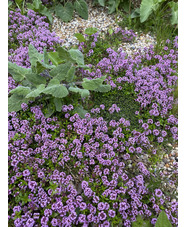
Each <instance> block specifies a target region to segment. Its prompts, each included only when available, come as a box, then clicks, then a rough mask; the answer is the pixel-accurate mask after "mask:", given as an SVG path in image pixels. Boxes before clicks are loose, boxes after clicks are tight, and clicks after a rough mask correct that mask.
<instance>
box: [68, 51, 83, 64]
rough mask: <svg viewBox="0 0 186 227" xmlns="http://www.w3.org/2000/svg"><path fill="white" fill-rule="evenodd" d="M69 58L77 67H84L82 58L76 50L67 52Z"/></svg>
mask: <svg viewBox="0 0 186 227" xmlns="http://www.w3.org/2000/svg"><path fill="white" fill-rule="evenodd" d="M69 53H70V56H71V58H72V59H73V60H74V61H76V62H77V64H78V65H84V56H83V54H82V53H81V51H80V50H78V49H70V50H69Z"/></svg>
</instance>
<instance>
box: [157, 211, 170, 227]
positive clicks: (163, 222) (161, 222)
mask: <svg viewBox="0 0 186 227" xmlns="http://www.w3.org/2000/svg"><path fill="white" fill-rule="evenodd" d="M164 226H165V227H172V225H171V223H170V221H169V219H168V217H167V215H166V213H165V211H162V212H161V213H160V214H159V216H158V219H157V221H156V224H155V227H164Z"/></svg>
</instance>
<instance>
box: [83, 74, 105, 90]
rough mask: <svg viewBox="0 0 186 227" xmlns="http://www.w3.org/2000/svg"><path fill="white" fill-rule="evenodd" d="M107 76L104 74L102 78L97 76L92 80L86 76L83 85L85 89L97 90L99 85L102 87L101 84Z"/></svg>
mask: <svg viewBox="0 0 186 227" xmlns="http://www.w3.org/2000/svg"><path fill="white" fill-rule="evenodd" d="M105 78H106V76H102V77H100V78H96V79H92V80H88V79H87V78H84V79H83V82H82V87H83V88H84V89H87V90H91V91H93V90H96V89H98V87H100V85H101V84H102V83H103V81H104V80H105Z"/></svg>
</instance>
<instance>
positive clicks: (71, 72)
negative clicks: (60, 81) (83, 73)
mask: <svg viewBox="0 0 186 227" xmlns="http://www.w3.org/2000/svg"><path fill="white" fill-rule="evenodd" d="M74 75H75V66H71V67H70V69H69V70H68V72H67V75H66V81H67V82H72V81H73V79H74Z"/></svg>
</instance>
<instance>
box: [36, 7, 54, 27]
mask: <svg viewBox="0 0 186 227" xmlns="http://www.w3.org/2000/svg"><path fill="white" fill-rule="evenodd" d="M39 13H40V14H42V15H43V16H46V17H47V18H48V20H49V21H50V23H51V24H52V21H53V17H52V14H51V13H50V12H49V10H48V9H47V7H45V6H44V5H40V7H39Z"/></svg>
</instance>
